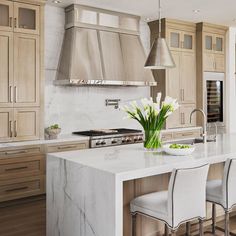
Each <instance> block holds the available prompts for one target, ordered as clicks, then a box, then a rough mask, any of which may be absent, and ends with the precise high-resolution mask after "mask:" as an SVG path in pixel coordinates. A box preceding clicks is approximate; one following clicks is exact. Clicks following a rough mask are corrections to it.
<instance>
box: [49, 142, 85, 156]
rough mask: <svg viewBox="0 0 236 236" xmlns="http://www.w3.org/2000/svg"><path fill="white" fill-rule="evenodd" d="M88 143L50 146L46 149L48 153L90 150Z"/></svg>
mask: <svg viewBox="0 0 236 236" xmlns="http://www.w3.org/2000/svg"><path fill="white" fill-rule="evenodd" d="M88 146H89V145H88V142H82V143H81V142H80V143H68V144H57V145H50V146H49V145H48V146H47V148H46V152H47V153H52V152H66V151H73V150H80V149H86V148H88Z"/></svg>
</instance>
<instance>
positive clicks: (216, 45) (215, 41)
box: [203, 32, 225, 54]
mask: <svg viewBox="0 0 236 236" xmlns="http://www.w3.org/2000/svg"><path fill="white" fill-rule="evenodd" d="M203 45H204V52H206V53H217V54H224V52H225V36H224V35H220V34H216V33H215V34H214V33H208V32H205V33H204V35H203Z"/></svg>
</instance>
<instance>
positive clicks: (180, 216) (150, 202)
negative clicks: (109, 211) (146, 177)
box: [130, 165, 209, 235]
mask: <svg viewBox="0 0 236 236" xmlns="http://www.w3.org/2000/svg"><path fill="white" fill-rule="evenodd" d="M208 168H209V166H208V165H203V166H196V167H193V168H184V169H175V170H173V172H172V174H171V178H170V182H169V188H168V191H161V192H154V193H149V194H146V195H143V196H139V197H137V198H135V199H134V200H132V201H131V203H130V211H131V214H132V216H136V214H142V215H146V216H148V217H152V218H155V219H157V220H161V221H163V222H165V223H166V225H167V226H168V227H169V228H170V229H171V230H172V231H175V230H176V229H177V228H178V227H179V225H180V224H181V223H184V222H188V221H191V220H193V219H203V218H205V216H206V211H205V207H206V180H207V173H208ZM134 222H135V221H133V223H134ZM134 230H135V229H134V227H133V231H134ZM133 235H135V234H134V233H133Z"/></svg>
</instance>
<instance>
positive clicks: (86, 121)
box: [45, 6, 150, 134]
mask: <svg viewBox="0 0 236 236" xmlns="http://www.w3.org/2000/svg"><path fill="white" fill-rule="evenodd" d="M45 10H46V12H45V52H46V53H45V127H46V126H49V125H51V124H54V123H58V124H59V125H60V126H61V128H62V133H64V134H66V133H71V132H72V131H75V130H86V129H96V128H116V127H129V128H140V127H139V125H138V124H137V123H136V122H135V121H131V120H125V119H123V117H124V116H125V114H124V113H123V112H122V111H120V110H119V109H114V108H113V107H106V106H105V99H121V101H129V100H132V99H139V98H142V97H148V96H150V89H149V88H148V87H62V86H55V85H53V80H54V79H55V77H56V71H57V66H58V61H59V56H60V51H61V46H62V41H63V36H64V19H65V15H64V10H63V9H61V8H58V7H53V6H46V9H45ZM140 31H141V39H142V42H143V45H144V48H145V50H146V51H148V49H149V39H150V36H149V35H150V33H149V28H148V25H147V24H146V23H145V22H141V24H140Z"/></svg>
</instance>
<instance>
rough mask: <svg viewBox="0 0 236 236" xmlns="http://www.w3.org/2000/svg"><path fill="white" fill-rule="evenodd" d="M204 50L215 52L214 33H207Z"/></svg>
mask: <svg viewBox="0 0 236 236" xmlns="http://www.w3.org/2000/svg"><path fill="white" fill-rule="evenodd" d="M204 51H205V52H214V35H213V34H205V36H204Z"/></svg>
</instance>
